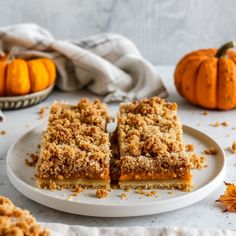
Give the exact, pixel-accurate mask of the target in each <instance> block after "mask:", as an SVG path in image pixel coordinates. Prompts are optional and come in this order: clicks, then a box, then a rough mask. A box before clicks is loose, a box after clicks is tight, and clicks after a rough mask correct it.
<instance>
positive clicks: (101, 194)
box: [96, 189, 108, 198]
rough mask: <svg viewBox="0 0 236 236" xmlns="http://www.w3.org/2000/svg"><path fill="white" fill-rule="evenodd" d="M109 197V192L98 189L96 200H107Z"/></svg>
mask: <svg viewBox="0 0 236 236" xmlns="http://www.w3.org/2000/svg"><path fill="white" fill-rule="evenodd" d="M107 196H108V192H107V190H105V189H97V191H96V198H106V197H107Z"/></svg>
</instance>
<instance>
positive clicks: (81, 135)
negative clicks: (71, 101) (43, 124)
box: [36, 99, 110, 187]
mask: <svg viewBox="0 0 236 236" xmlns="http://www.w3.org/2000/svg"><path fill="white" fill-rule="evenodd" d="M109 121H110V117H109V115H108V112H107V106H106V105H105V104H103V103H101V102H100V101H99V100H95V101H94V102H90V101H89V100H88V99H82V100H81V101H80V102H79V103H78V104H77V105H75V106H73V105H68V104H66V103H58V102H55V103H54V104H53V105H52V107H51V112H50V116H49V121H48V126H47V129H46V131H45V132H44V134H43V138H42V141H41V149H40V157H39V161H38V164H37V173H36V177H38V178H45V179H47V178H49V179H59V178H60V177H61V176H62V177H63V178H82V177H83V178H91V179H108V178H109V162H110V147H109V146H110V144H109V134H108V133H107V132H106V124H107V122H109ZM52 185H53V186H54V184H52ZM53 186H52V187H53Z"/></svg>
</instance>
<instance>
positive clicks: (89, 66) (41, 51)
mask: <svg viewBox="0 0 236 236" xmlns="http://www.w3.org/2000/svg"><path fill="white" fill-rule="evenodd" d="M68 27H69V26H68ZM62 30H63V29H62ZM0 43H1V44H2V47H3V49H7V50H9V49H11V48H12V47H13V46H18V47H20V48H21V50H20V51H19V52H18V54H19V55H20V56H23V57H31V56H36V57H41V56H44V57H49V58H52V59H54V61H55V63H56V65H57V70H58V80H57V86H58V87H59V88H60V89H61V90H64V91H72V90H76V89H80V88H84V87H86V88H88V90H90V91H91V92H93V93H95V94H99V95H104V96H106V97H105V99H104V101H105V102H111V101H130V100H133V99H136V98H137V99H140V98H143V97H150V96H154V95H158V96H160V97H165V96H166V95H167V92H166V89H165V87H164V85H163V83H162V81H161V78H160V76H159V75H158V74H157V72H156V70H155V68H154V67H153V65H151V64H150V63H149V62H148V61H147V60H145V59H144V58H143V57H142V56H141V54H140V52H139V51H138V49H137V48H136V47H135V45H134V44H133V43H132V42H131V41H130V40H128V39H127V38H125V37H123V36H121V35H116V34H100V35H96V36H92V37H89V38H87V39H84V40H81V41H78V42H76V41H75V42H72V41H65V40H59V39H55V38H54V37H53V36H52V35H51V34H50V32H48V31H47V30H46V29H44V28H42V27H40V26H38V25H36V24H18V25H12V26H8V27H1V28H0ZM25 49H26V50H27V51H26V50H25Z"/></svg>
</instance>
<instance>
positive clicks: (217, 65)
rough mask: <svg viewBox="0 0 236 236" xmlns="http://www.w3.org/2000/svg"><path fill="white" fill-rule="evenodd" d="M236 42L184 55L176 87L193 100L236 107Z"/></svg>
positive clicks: (218, 106) (208, 105) (211, 106)
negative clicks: (235, 48)
mask: <svg viewBox="0 0 236 236" xmlns="http://www.w3.org/2000/svg"><path fill="white" fill-rule="evenodd" d="M235 45H236V43H235V42H229V43H226V44H224V45H223V46H222V47H220V48H219V49H215V48H210V49H201V50H197V51H193V52H191V53H189V54H187V55H186V56H184V57H183V58H182V59H181V60H180V61H179V63H178V64H177V66H176V69H175V73H174V79H175V86H176V89H177V91H178V92H179V93H180V94H181V95H182V96H183V97H184V98H185V99H186V100H188V101H189V102H190V103H193V104H195V105H199V106H202V107H205V108H209V109H221V110H228V109H232V108H235V107H236V52H235V51H233V50H229V49H230V48H233V47H234V46H235Z"/></svg>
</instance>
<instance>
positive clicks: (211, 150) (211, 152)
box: [203, 147, 218, 155]
mask: <svg viewBox="0 0 236 236" xmlns="http://www.w3.org/2000/svg"><path fill="white" fill-rule="evenodd" d="M217 152H218V150H217V149H216V148H214V147H209V148H207V149H205V150H204V151H203V153H204V154H206V155H216V154H217Z"/></svg>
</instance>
